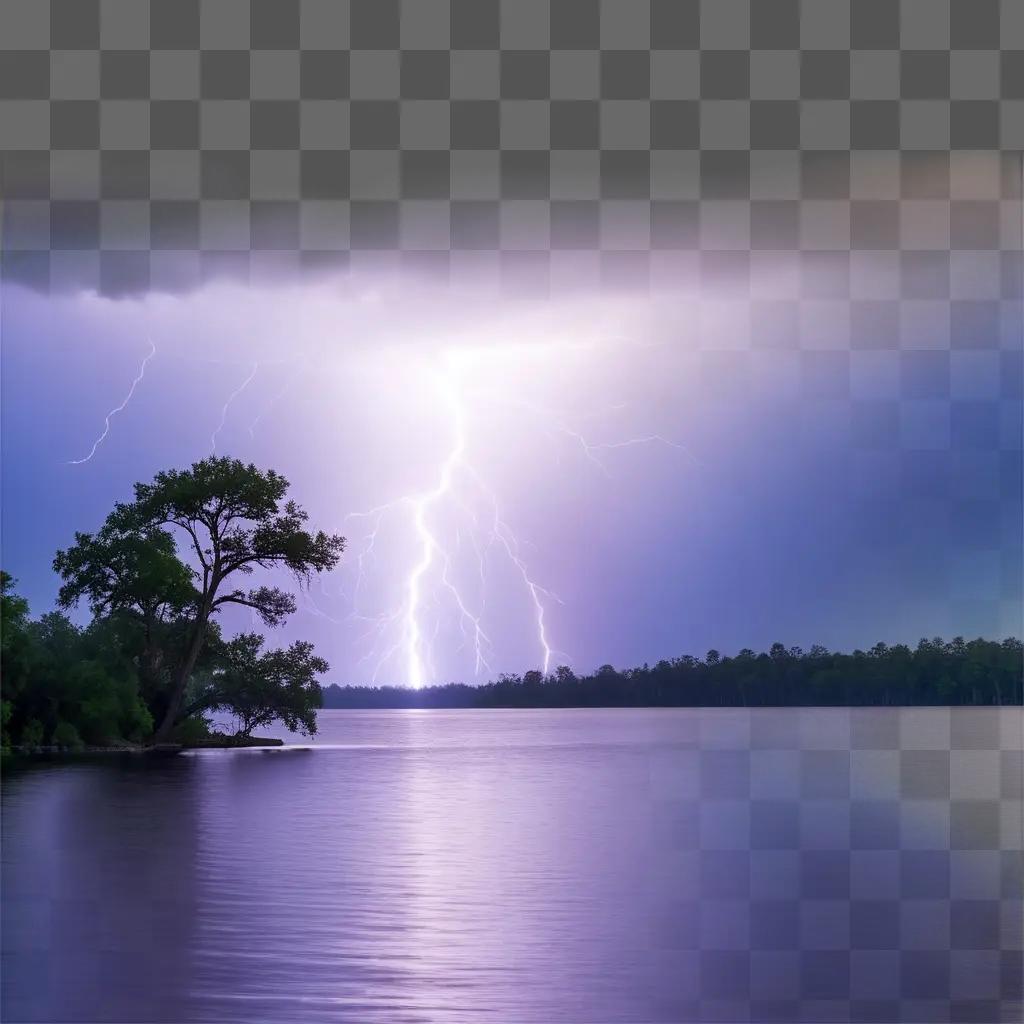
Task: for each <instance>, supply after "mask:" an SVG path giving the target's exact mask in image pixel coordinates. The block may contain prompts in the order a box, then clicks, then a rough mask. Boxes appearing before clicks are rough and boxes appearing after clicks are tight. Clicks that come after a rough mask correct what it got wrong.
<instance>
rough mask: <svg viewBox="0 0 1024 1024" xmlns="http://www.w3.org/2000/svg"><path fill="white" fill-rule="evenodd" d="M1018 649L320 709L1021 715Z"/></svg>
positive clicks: (383, 698) (1011, 643) (360, 694)
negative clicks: (950, 710) (965, 710)
mask: <svg viewBox="0 0 1024 1024" xmlns="http://www.w3.org/2000/svg"><path fill="white" fill-rule="evenodd" d="M1022 651H1024V646H1022V644H1021V641H1020V640H1016V639H1009V640H1003V641H1002V642H998V641H994V640H981V639H979V640H970V641H967V640H964V639H963V638H962V637H957V638H956V639H954V640H951V641H950V642H949V643H946V642H945V641H943V640H942V639H941V638H938V637H936V638H935V639H934V640H921V642H920V643H919V644H918V645H917V647H916V648H913V649H912V648H910V647H907V646H905V645H903V644H897V645H895V646H892V647H889V646H887V645H886V644H876V645H875V646H874V647H872V648H871V650H869V651H860V650H857V651H854V652H853V653H852V654H840V653H835V652H832V651H829V650H826V649H825V648H824V647H820V646H817V645H816V646H814V647H812V648H811V649H810V650H809V651H803V650H801V649H800V648H799V647H790V648H787V647H784V646H783V645H782V644H772V647H771V649H770V650H769V651H768V653H766V654H755V653H754V652H753V651H751V650H746V649H745V650H742V651H740V652H739V654H737V655H736V656H735V657H722V656H721V655H720V654H719V653H718V651H708V653H707V654H706V655H705V656H704V657H703V658H695V657H692V656H690V655H684V656H683V657H681V658H673V659H672V660H671V661H659V662H658V663H657V664H656V665H653V666H652V665H644V666H643V667H642V668H633V669H624V670H621V671H620V670H619V669H616V668H614V667H613V666H611V665H602V666H601V667H600V668H599V669H598V670H597V671H596V672H594V673H593V674H592V675H585V676H577V675H576V674H575V673H574V672H573V671H572V670H571V669H570V668H568V667H566V666H564V665H563V666H560V667H559V668H557V669H556V670H555V671H554V672H553V673H551V674H550V675H544V673H542V672H536V671H534V672H527V673H526V674H525V675H522V676H511V675H503V676H499V678H498V679H497V680H496V681H494V682H490V683H486V684H484V685H481V686H468V685H466V684H465V683H448V684H447V685H444V686H428V687H424V688H422V689H419V690H412V689H409V688H407V687H401V686H338V685H337V684H336V683H334V684H331V685H330V686H326V687H324V689H323V706H324V707H325V708H494V707H519V708H534V707H542V708H559V707H771V706H775V707H777V706H788V707H815V706H822V705H836V706H852V707H857V706H861V707H863V706H876V705H879V706H882V705H889V706H892V705H903V706H907V705H1020V704H1021V703H1022V699H1024V694H1022V681H1021V680H1022V674H1024V671H1022V666H1024V658H1022Z"/></svg>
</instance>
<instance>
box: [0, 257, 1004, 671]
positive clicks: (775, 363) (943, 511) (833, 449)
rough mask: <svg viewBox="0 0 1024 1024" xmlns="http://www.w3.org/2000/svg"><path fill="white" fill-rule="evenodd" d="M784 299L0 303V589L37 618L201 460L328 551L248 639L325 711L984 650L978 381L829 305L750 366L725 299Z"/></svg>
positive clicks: (232, 296) (782, 278)
mask: <svg viewBox="0 0 1024 1024" xmlns="http://www.w3.org/2000/svg"><path fill="white" fill-rule="evenodd" d="M789 281H790V279H789V277H788V276H787V273H786V271H785V268H784V267H781V266H780V267H779V268H778V270H777V273H776V274H774V275H771V276H770V277H768V278H766V279H764V280H762V281H755V283H754V286H753V288H752V289H751V290H748V291H745V292H744V293H743V294H742V295H741V294H738V293H735V292H734V291H733V290H732V289H731V288H730V286H729V285H728V284H727V283H726V282H724V281H723V282H721V283H718V284H711V285H708V284H707V283H706V282H705V284H704V286H703V287H701V288H700V289H681V290H676V291H674V292H672V293H668V292H666V293H657V292H656V293H653V294H651V293H647V292H644V293H634V294H630V293H627V292H622V293H619V294H615V295H607V294H606V295H604V296H602V297H600V298H599V297H597V296H596V295H589V294H586V293H581V292H579V291H576V292H575V293H572V294H571V295H569V296H567V297H565V298H562V299H555V300H552V301H549V302H544V303H542V302H539V301H538V302H533V303H530V302H527V301H519V302H512V301H510V300H501V299H500V298H495V297H493V296H484V297H481V296H479V295H478V294H477V293H475V292H473V293H470V292H468V291H462V292H460V290H459V289H458V287H457V286H452V287H451V288H449V289H438V288H436V287H435V288H427V287H425V286H424V285H423V284H422V283H416V282H413V281H410V280H404V281H403V280H400V279H394V278H392V279H388V280H386V281H384V280H382V281H374V280H370V279H366V280H361V281H351V280H348V281H330V280H320V281H319V282H316V283H309V284H302V283H291V284H288V285H281V286H276V287H275V286H272V285H265V286H263V287H261V288H260V289H253V290H247V289H244V288H242V287H238V286H228V285H226V284H211V285H208V286H207V287H205V288H203V289H200V290H198V291H194V292H190V293H186V294H181V295H168V294H151V295H148V296H144V297H141V298H138V297H136V298H128V299H120V300H112V299H105V298H99V297H97V296H95V295H90V294H85V293H78V294H73V293H72V294H66V295H63V296H43V295H40V294H37V293H33V292H28V291H25V290H22V289H20V288H17V287H11V286H9V287H7V288H6V289H5V293H4V308H3V398H4V402H3V564H4V567H5V568H6V569H7V570H8V571H10V572H12V573H13V574H14V575H15V576H16V577H18V578H19V580H20V588H21V590H22V592H23V593H25V594H26V595H27V596H28V597H29V599H30V601H31V603H32V607H33V610H34V611H35V612H37V613H39V612H42V611H45V610H47V609H48V608H50V607H51V606H52V603H53V599H54V596H55V593H56V588H57V580H56V578H55V576H54V575H53V573H52V572H51V571H50V568H49V566H50V561H51V559H52V556H53V552H54V550H55V549H56V548H58V547H61V546H65V545H67V544H68V543H69V542H70V541H71V539H72V535H73V532H74V530H76V529H79V530H91V529H94V528H96V527H97V526H98V525H99V524H100V522H101V521H102V518H103V516H104V515H105V514H106V512H107V511H109V509H110V507H111V506H112V504H113V502H114V501H116V500H121V499H125V498H128V497H129V496H130V488H131V484H132V483H133V482H134V481H136V480H144V479H148V478H149V477H151V476H152V474H153V473H154V472H156V471H157V470H159V469H162V468H167V467H171V466H184V465H187V464H189V463H190V462H192V461H194V460H195V459H197V458H200V457H202V456H204V455H206V454H208V453H209V452H210V451H211V450H212V448H213V447H215V448H216V451H217V452H218V453H222V454H231V455H234V456H237V457H239V458H242V459H245V460H251V461H254V462H256V463H257V464H259V465H261V466H266V467H273V468H276V469H278V470H279V471H281V472H282V473H283V474H284V475H285V476H286V477H287V478H288V479H289V480H290V481H291V483H292V487H293V495H294V496H295V497H296V498H297V499H298V500H299V501H300V502H301V503H302V504H304V505H305V506H306V508H307V509H308V510H309V512H310V514H311V519H312V522H313V523H314V524H315V525H317V526H322V527H324V528H325V529H330V530H336V531H340V532H343V533H344V534H345V535H346V536H347V537H348V538H349V548H348V553H347V555H346V557H345V559H344V561H343V564H342V565H341V567H340V568H339V569H338V570H337V571H335V572H334V573H331V574H329V575H328V576H327V577H325V578H323V579H322V580H320V581H318V582H317V583H316V584H314V586H313V588H312V589H311V591H310V592H309V593H308V594H307V595H304V596H303V597H301V598H300V602H299V603H300V610H299V612H298V614H296V615H295V616H294V617H293V619H292V620H291V622H290V623H289V624H288V626H287V627H285V628H284V629H282V630H280V631H279V634H278V636H279V639H280V640H281V641H285V640H288V639H294V638H298V637H307V638H310V639H313V640H315V641H316V643H317V645H318V647H319V648H320V649H321V650H322V653H323V654H324V655H325V656H326V657H327V658H328V660H329V661H330V662H331V665H332V670H331V673H330V675H329V679H330V680H331V681H337V682H342V683H345V682H353V683H358V682H369V681H371V680H372V679H376V681H377V682H381V683H408V682H413V683H417V682H419V683H426V682H433V681H447V680H466V681H473V680H474V679H484V678H487V677H492V676H494V675H496V674H497V673H498V672H504V671H523V670H525V669H528V668H532V667H543V665H544V664H545V662H547V664H548V665H549V667H551V668H553V667H554V666H555V665H556V664H559V663H563V662H567V663H569V664H572V665H573V666H574V667H575V668H577V669H578V670H590V669H592V668H594V667H596V666H597V665H599V664H602V663H604V662H611V663H613V664H616V665H618V666H627V665H632V664H639V663H643V662H645V661H648V662H654V661H656V660H658V659H659V658H662V657H671V656H673V655H677V654H680V653H684V652H694V653H703V652H704V651H706V650H707V649H708V648H710V647H716V648H718V649H721V650H724V651H735V650H737V649H738V648H740V647H745V646H750V647H754V648H761V647H764V646H766V645H768V644H770V643H771V642H773V641H775V640H781V641H783V642H784V643H786V644H801V645H805V646H809V645H810V644H812V643H815V642H818V643H824V644H827V645H829V646H836V647H842V648H852V647H854V646H867V645H871V644H873V643H875V642H877V641H879V640H883V641H887V642H896V641H908V642H914V641H916V640H917V639H918V638H919V637H920V636H922V635H933V634H937V633H940V634H945V635H947V636H948V635H953V634H955V633H964V634H969V635H977V634H979V633H984V634H987V635H990V636H997V635H1006V634H1009V633H1015V632H1018V628H1017V626H1016V623H1017V622H1019V616H1020V585H1019V578H1018V577H1019V574H1016V573H1013V572H1012V571H1010V570H1008V569H1007V561H1008V559H1007V555H1008V554H1010V555H1012V554H1013V552H1014V551H1015V550H1017V549H1018V548H1015V544H1016V545H1017V546H1018V547H1019V528H1020V497H1019V487H1018V485H1017V483H1016V480H1017V479H1018V476H1015V472H1014V468H1013V467H1014V465H1015V464H1016V465H1017V466H1018V467H1019V451H1015V447H1014V441H1013V438H1014V437H1015V436H1016V435H1015V433H1014V432H1015V430H1017V429H1018V427H1017V421H1016V418H1015V416H1016V414H1015V413H1014V409H1015V408H1016V410H1017V412H1019V401H1017V402H1016V403H1013V402H1007V401H1005V400H1002V399H1003V398H1005V397H1006V394H1005V392H1006V388H1005V384H1004V383H1000V381H1001V380H1002V379H1003V378H1002V376H1000V375H1005V374H1006V373H1007V372H1011V373H1012V369H1013V367H1012V365H1008V364H1007V362H1006V360H1005V359H1003V361H1002V362H1000V361H999V360H1000V354H999V353H998V352H995V353H993V352H991V351H985V350H977V349H973V348H964V349H963V350H962V351H957V350H956V349H957V346H956V345H955V342H954V344H953V346H952V348H953V350H952V351H951V350H950V342H949V339H948V338H947V339H946V340H945V343H944V347H943V346H941V345H938V344H936V343H934V340H933V338H932V336H931V334H930V331H931V326H930V321H929V320H928V319H927V317H924V316H922V317H921V318H920V319H919V320H915V319H914V316H913V315H911V317H910V320H909V322H907V323H905V324H904V330H903V335H902V341H901V347H900V350H894V349H890V350H886V349H865V348H864V347H863V346H860V345H858V344H857V342H856V339H853V340H851V337H850V334H849V329H848V323H849V315H848V300H847V305H846V306H844V305H843V303H833V304H832V305H833V307H834V308H833V309H832V310H831V314H830V310H829V309H828V308H827V307H828V304H827V303H819V304H818V306H820V307H822V308H817V307H815V306H814V305H813V304H808V303H804V304H803V305H800V304H799V303H798V302H797V300H796V297H793V300H792V302H791V306H792V308H793V309H796V310H798V311H799V315H801V316H802V317H803V318H804V320H803V321H802V323H803V324H804V336H806V334H807V330H808V328H807V324H808V323H810V325H811V328H812V329H813V331H814V338H815V345H814V348H815V351H814V352H806V351H802V350H801V349H800V348H798V347H797V346H796V345H795V344H794V345H788V346H787V345H782V346H780V345H778V344H774V345H772V344H768V343H767V342H766V340H765V339H766V338H767V337H768V325H766V324H765V322H764V321H763V320H762V319H761V318H760V312H759V311H761V310H763V309H764V308H765V307H764V306H763V305H758V304H757V302H756V301H755V302H753V303H752V301H751V299H752V298H753V299H754V300H756V299H757V298H758V296H759V295H766V296H773V297H775V298H778V299H779V300H780V301H779V302H778V303H777V306H779V307H785V305H786V299H787V296H788V294H789V293H788V292H787V287H789ZM469 294H473V295H474V296H475V297H474V298H468V297H467V296H468V295H469ZM151 346H152V349H155V352H154V353H153V354H152V355H151V357H150V358H149V360H148V362H147V363H146V365H145V373H144V376H142V378H141V380H138V382H137V384H136V385H135V389H134V391H133V392H131V398H130V401H128V403H127V404H125V405H124V408H123V409H121V410H120V411H118V412H116V413H115V414H114V415H113V416H112V417H111V418H110V420H109V432H108V433H107V434H106V436H105V437H103V436H102V435H103V433H104V429H105V418H106V417H107V416H108V414H110V413H111V411H112V410H114V409H116V408H117V407H118V406H120V405H122V403H124V401H125V399H126V397H127V396H128V394H129V392H130V391H131V388H132V385H133V381H136V379H137V378H138V377H139V375H140V372H141V370H142V364H143V361H144V360H145V359H146V357H147V354H150V353H151V352H152V349H151ZM908 353H909V354H908ZM993 356H995V359H996V361H995V364H994V365H995V367H996V373H997V378H996V381H995V384H994V385H993V383H992V381H991V380H990V379H989V378H990V377H991V376H992V372H993V371H992V366H993V362H992V359H993ZM993 386H994V388H995V390H994V391H993ZM972 396H973V398H972ZM1009 397H1010V398H1012V397H1013V395H1012V392H1011V393H1009ZM996 399H1000V400H999V401H997V400H996ZM965 402H966V403H967V405H968V406H969V407H970V408H969V409H968V412H967V414H965V413H964V412H963V408H962V407H963V406H964V403H965ZM989 406H991V407H992V409H994V412H992V410H989V409H988V407H989ZM972 410H973V411H972ZM965 415H967V421H966V423H964V422H962V421H963V418H964V416H965ZM993 416H994V417H995V419H994V421H993V422H991V423H990V422H989V421H990V420H992V419H993ZM894 417H895V425H894V424H893V422H891V421H893V418H894ZM958 417H959V418H958ZM975 420H977V422H975ZM958 424H959V425H958ZM986 424H987V426H986ZM101 437H102V441H101V443H100V444H99V445H98V446H96V448H95V452H94V454H92V456H91V457H88V456H89V454H90V452H91V451H92V449H93V446H94V444H95V443H96V441H97V440H98V439H99V438H101ZM87 457H88V458H87ZM76 460H77V461H76ZM81 460H85V461H81ZM1015 531H1016V532H1015ZM1015 536H1016V537H1017V540H1016V541H1015V540H1014V537H1015ZM229 625H230V626H232V627H237V628H244V627H246V626H247V625H248V621H247V620H246V619H245V618H244V617H242V618H240V619H237V620H233V621H231V622H230V623H229Z"/></svg>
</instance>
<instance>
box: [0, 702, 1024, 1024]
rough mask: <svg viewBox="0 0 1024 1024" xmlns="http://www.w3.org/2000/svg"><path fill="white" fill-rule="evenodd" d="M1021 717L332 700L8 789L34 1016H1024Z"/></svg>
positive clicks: (8, 1003)
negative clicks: (281, 718) (268, 742)
mask: <svg viewBox="0 0 1024 1024" xmlns="http://www.w3.org/2000/svg"><path fill="white" fill-rule="evenodd" d="M961 716H963V717H961ZM1021 725H1022V722H1021V715H1020V712H1019V711H1015V710H1009V711H1007V710H1004V711H1002V712H997V711H988V712H972V711H966V712H964V711H958V712H955V713H953V715H952V716H951V715H950V713H949V712H947V711H941V710H939V711H929V710H918V711H882V712H877V711H875V712H854V713H850V712H846V711H842V710H829V711H813V712H794V711H792V710H788V711H778V712H776V711H756V712H753V713H750V714H747V713H745V712H734V711H711V712H692V711H675V710H671V711H664V710H663V711H636V710H633V711H515V712H487V711H485V712H467V711H462V712H427V713H409V712H326V713H324V714H323V716H322V726H321V730H322V731H321V735H320V737H319V738H318V739H319V742H320V744H321V745H320V746H318V747H316V748H314V749H304V750H303V749H288V748H282V749H276V750H270V751H252V750H250V751H237V752H224V751H206V752H201V753H196V754H193V755H190V756H183V757H178V758H171V759H168V760H165V761H159V762H150V761H143V760H140V759H132V758H121V759H117V760H116V761H109V760H104V761H99V762H93V763H82V764H74V765H64V764H51V765H48V766H43V767H34V768H32V769H31V770H9V771H8V772H7V773H6V775H5V779H4V804H3V825H4V843H3V862H4V865H3V866H4V872H3V896H4V918H3V957H4V971H3V985H4V990H3V1017H4V1019H5V1020H97V1021H103V1020H117V1021H128V1020H132V1021H149V1020H152V1021H162V1020H166V1021H189V1020H218V1021H222V1020H225V1021H230V1020H237V1021H241V1020H245V1021H253V1020H266V1021H291V1020H295V1021H318V1020H323V1021H336V1020H352V1021H372V1020H388V1021H392V1020H398V1021H421V1020H423V1021H426V1020H456V1021H458V1020H499V1019H500V1020H532V1021H551V1020H555V1019H557V1020H567V1021H595V1020H601V1021H682V1020H688V1021H707V1020H723V1021H753V1020H758V1021H774V1020H778V1021H783V1020H785V1021H790V1020H793V1021H799V1020H806V1021H810V1020H814V1021H820V1020H836V1021H839V1020H842V1021H850V1020H858V1021H891V1020H896V1019H899V1020H908V1021H909V1020H921V1021H924V1020H967V1019H976V1020H987V1021H995V1020H1015V1019H1018V1018H1019V1015H1020V1003H1019V999H1020V994H1019V989H1020V970H1019V962H1020V953H1019V950H1020V947H1021V928H1020V908H1021V902H1020V899H1021V883H1020V856H1021V855H1020V848H1021V842H1020V818H1019V806H1020V800H1019V797H1020V789H1019V786H1020V784H1019V772H1020V768H1021V759H1020V752H1019V751H1020V728H1021ZM1015 787H1016V788H1015ZM1015 808H1016V809H1017V811H1016V814H1017V816H1016V817H1015V816H1014V815H1015Z"/></svg>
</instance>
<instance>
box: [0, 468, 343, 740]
mask: <svg viewBox="0 0 1024 1024" xmlns="http://www.w3.org/2000/svg"><path fill="white" fill-rule="evenodd" d="M287 490H288V481H287V480H285V479H284V478H283V477H282V476H280V475H279V474H277V473H275V472H274V471H273V470H270V471H266V472H264V471H261V470H259V469H257V468H256V467H255V466H252V465H245V464H243V463H242V462H240V461H238V460H237V459H230V458H209V459H204V460H202V461H201V462H197V463H195V464H194V465H193V466H192V467H191V468H190V469H187V470H181V471H179V470H170V471H167V472H162V473H158V474H157V475H156V477H155V478H154V479H153V481H152V483H149V484H136V485H135V495H134V500H133V501H131V502H128V503H119V504H118V505H116V506H115V508H114V510H113V511H112V512H111V513H110V515H108V516H107V518H106V520H105V521H104V523H103V525H102V526H101V527H100V529H99V530H98V531H97V532H96V533H92V534H90V533H78V534H76V535H75V543H74V544H73V545H72V546H71V547H69V548H67V549H66V550H63V551H59V552H57V555H56V557H55V559H54V563H53V567H54V569H55V571H56V572H57V573H58V574H59V575H60V577H61V579H62V581H63V584H62V586H61V588H60V594H59V598H58V604H59V606H60V609H61V610H60V611H56V612H50V613H47V614H45V615H43V616H42V617H41V618H39V619H37V620H33V619H31V618H30V616H29V608H28V605H27V603H26V602H25V600H24V599H23V598H21V597H19V596H18V595H17V594H16V593H15V590H14V581H13V580H12V579H11V577H10V576H9V575H7V574H6V573H4V574H3V577H2V592H3V594H2V609H0V611H2V630H0V672H2V677H0V698H2V703H0V708H2V713H3V745H4V747H8V746H11V745H24V746H38V745H41V744H53V745H56V746H63V747H78V746H81V745H83V744H92V745H110V744H113V745H118V744H121V743H124V742H126V741H127V742H133V743H139V742H165V741H169V740H173V739H176V738H181V737H182V736H183V735H186V736H187V735H192V736H195V735H197V734H201V733H203V732H204V731H205V728H206V717H205V716H206V715H208V714H209V713H211V712H214V711H225V712H228V713H230V714H232V715H234V716H235V718H236V720H237V721H238V722H239V732H240V733H242V734H248V733H249V732H250V731H251V730H252V729H254V728H257V727H259V726H262V725H265V724H267V723H268V722H270V721H273V720H274V719H276V718H280V719H282V720H283V721H285V722H286V724H287V725H288V726H289V727H290V728H295V729H300V730H302V731H305V732H310V733H311V732H315V730H316V715H315V711H316V708H318V707H319V706H320V686H319V683H318V682H317V676H318V675H320V674H322V673H323V672H325V671H327V668H328V666H327V663H326V662H325V661H324V660H323V659H322V658H318V657H317V656H316V655H315V654H314V653H313V649H312V646H311V645H310V644H308V643H302V642H299V643H294V644H292V645H291V646H290V647H287V648H285V649H282V650H270V651H264V650H263V644H264V638H263V637H262V636H261V635H260V634H259V633H244V634H242V635H241V636H237V637H235V638H233V639H230V640H227V639H225V638H224V637H223V635H222V633H221V629H220V626H219V623H218V621H217V618H218V616H219V614H220V613H221V612H222V610H223V609H224V608H226V607H229V606H231V605H236V606H240V607H244V608H248V609H250V610H251V611H252V612H253V613H254V614H255V615H257V616H258V617H259V619H260V620H261V621H262V623H263V624H264V625H266V626H276V625H279V624H280V623H282V622H283V621H284V620H285V619H286V618H287V617H288V615H289V614H291V613H292V612H293V611H294V610H295V600H294V598H293V597H292V596H291V594H289V593H287V592H285V591H283V590H280V589H279V588H277V587H270V586H265V585H264V586H256V587H249V588H248V589H247V588H245V587H244V586H243V584H244V583H245V582H246V581H247V578H248V577H250V576H251V575H252V574H253V573H254V571H256V570H258V569H271V568H273V567H276V566H280V567H283V568H285V569H287V570H288V571H289V572H290V573H291V574H292V576H293V577H295V578H296V579H297V580H299V581H307V580H308V579H309V578H310V576H311V575H312V574H313V573H318V572H322V571H324V570H326V569H330V568H333V566H334V565H336V564H337V561H338V559H339V557H340V555H341V552H342V549H343V547H344V541H343V539H342V538H341V537H338V536H333V535H329V534H325V533H323V532H322V531H317V532H312V531H309V530H307V529H306V525H305V524H306V520H307V515H306V513H305V512H304V511H303V510H302V509H301V508H300V507H299V506H298V505H297V504H296V503H295V502H294V501H290V500H286V494H287ZM179 544H180V547H181V549H182V550H181V551H179ZM80 603H84V604H86V605H87V606H88V608H89V610H90V611H91V613H92V621H91V622H90V623H89V624H88V625H87V626H85V627H79V626H76V625H75V624H74V623H72V622H71V620H70V619H69V618H68V617H67V616H66V615H65V614H64V612H65V611H66V610H67V609H70V608H72V607H74V606H76V605H78V604H80Z"/></svg>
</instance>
